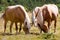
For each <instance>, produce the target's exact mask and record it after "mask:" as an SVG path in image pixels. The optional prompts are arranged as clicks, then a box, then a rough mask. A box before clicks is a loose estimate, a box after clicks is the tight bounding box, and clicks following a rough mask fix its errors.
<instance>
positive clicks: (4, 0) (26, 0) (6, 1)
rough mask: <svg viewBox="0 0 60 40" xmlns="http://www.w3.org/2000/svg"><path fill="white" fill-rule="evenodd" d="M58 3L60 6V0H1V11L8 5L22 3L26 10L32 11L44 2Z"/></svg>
mask: <svg viewBox="0 0 60 40" xmlns="http://www.w3.org/2000/svg"><path fill="white" fill-rule="evenodd" d="M50 3H53V4H56V5H57V6H58V7H59V8H60V0H0V11H3V10H4V9H5V8H6V7H7V6H10V5H16V4H21V5H23V6H24V7H25V9H26V10H28V11H31V10H32V9H33V8H35V7H36V6H41V5H44V4H50Z"/></svg>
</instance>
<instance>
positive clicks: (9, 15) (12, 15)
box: [2, 5, 31, 33]
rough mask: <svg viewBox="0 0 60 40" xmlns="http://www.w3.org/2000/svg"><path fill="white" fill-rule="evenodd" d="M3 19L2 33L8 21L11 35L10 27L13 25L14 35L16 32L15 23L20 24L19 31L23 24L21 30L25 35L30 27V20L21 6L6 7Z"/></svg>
mask: <svg viewBox="0 0 60 40" xmlns="http://www.w3.org/2000/svg"><path fill="white" fill-rule="evenodd" d="M2 17H3V19H4V33H5V31H6V24H7V22H8V21H10V22H11V24H10V33H12V29H11V28H12V25H13V23H15V26H16V33H17V30H18V27H17V23H18V22H19V23H20V29H19V32H20V30H21V26H22V24H24V27H23V30H24V32H25V33H29V29H30V27H31V25H30V18H29V16H28V14H27V12H26V10H25V9H24V7H23V6H22V5H15V6H8V7H7V8H6V10H5V13H4V14H3V16H2Z"/></svg>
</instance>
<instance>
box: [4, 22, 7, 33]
mask: <svg viewBox="0 0 60 40" xmlns="http://www.w3.org/2000/svg"><path fill="white" fill-rule="evenodd" d="M6 25H7V21H4V33H5V31H6Z"/></svg>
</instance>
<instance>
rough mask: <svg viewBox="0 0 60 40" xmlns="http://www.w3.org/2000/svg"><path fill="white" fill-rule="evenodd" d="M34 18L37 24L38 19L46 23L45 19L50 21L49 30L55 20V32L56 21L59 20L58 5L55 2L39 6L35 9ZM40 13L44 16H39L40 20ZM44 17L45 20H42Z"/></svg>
mask: <svg viewBox="0 0 60 40" xmlns="http://www.w3.org/2000/svg"><path fill="white" fill-rule="evenodd" d="M33 12H34V13H33V15H34V16H33V18H34V19H35V20H33V21H34V22H35V21H36V22H35V24H36V25H37V21H41V22H42V23H43V24H42V25H44V24H45V21H47V23H48V31H49V30H50V25H51V22H52V21H54V33H55V32H56V22H57V17H58V13H59V12H58V7H57V6H56V5H55V4H46V5H43V6H41V7H39V8H37V7H36V8H35V10H33ZM38 14H42V16H41V15H40V16H41V17H42V18H40V17H38V18H39V19H40V20H38V19H37V16H38ZM42 19H43V21H42ZM40 26H41V25H40Z"/></svg>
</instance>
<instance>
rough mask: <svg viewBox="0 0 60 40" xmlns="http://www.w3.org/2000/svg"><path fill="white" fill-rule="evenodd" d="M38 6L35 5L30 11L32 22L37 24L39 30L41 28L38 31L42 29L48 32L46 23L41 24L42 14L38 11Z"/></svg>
mask: <svg viewBox="0 0 60 40" xmlns="http://www.w3.org/2000/svg"><path fill="white" fill-rule="evenodd" d="M40 11H42V10H40V7H36V8H35V9H34V10H33V13H32V23H33V24H34V26H38V28H39V30H40V29H41V31H40V33H41V32H42V31H43V32H45V33H47V32H48V28H47V26H46V25H44V24H43V15H42V12H41V13H40Z"/></svg>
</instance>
